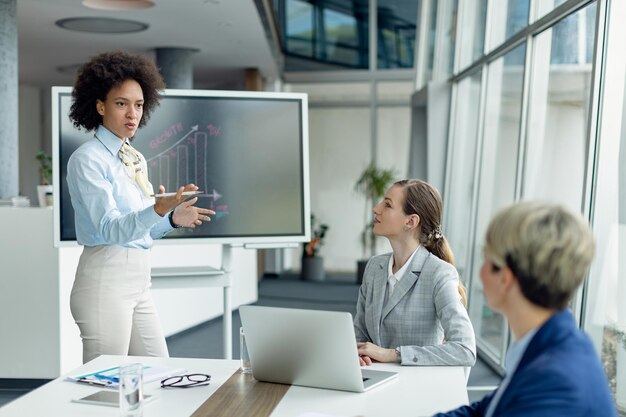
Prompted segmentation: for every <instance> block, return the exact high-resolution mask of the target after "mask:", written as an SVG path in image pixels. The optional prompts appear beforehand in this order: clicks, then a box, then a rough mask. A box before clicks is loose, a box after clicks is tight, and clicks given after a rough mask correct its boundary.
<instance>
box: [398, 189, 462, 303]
mask: <svg viewBox="0 0 626 417" xmlns="http://www.w3.org/2000/svg"><path fill="white" fill-rule="evenodd" d="M394 185H399V186H401V187H402V188H403V189H404V192H405V194H404V205H403V207H402V208H403V211H404V214H417V215H418V216H419V217H420V227H419V230H418V232H417V237H418V239H419V241H420V244H421V245H422V246H424V248H426V250H428V251H429V252H430V253H432V254H433V255H435V256H436V257H437V258H439V259H441V260H443V261H446V262H447V263H449V264H451V265H454V254H453V253H452V249H451V248H450V244H449V243H448V240H447V239H446V237H445V236H444V235H443V233H442V232H441V213H442V212H443V202H442V201H441V194H440V193H439V191H438V190H437V189H436V188H435V187H433V186H432V185H430V184H428V183H427V182H425V181H422V180H401V181H397V182H396V183H395V184H394ZM459 295H460V296H461V302H462V303H463V305H464V306H466V307H467V290H466V289H465V285H463V283H462V282H461V279H460V278H459Z"/></svg>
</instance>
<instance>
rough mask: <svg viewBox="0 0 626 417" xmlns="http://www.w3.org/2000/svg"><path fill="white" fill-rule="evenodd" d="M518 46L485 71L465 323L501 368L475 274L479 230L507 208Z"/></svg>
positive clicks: (496, 321) (493, 326)
mask: <svg viewBox="0 0 626 417" xmlns="http://www.w3.org/2000/svg"><path fill="white" fill-rule="evenodd" d="M525 49H526V44H525V43H524V44H522V45H520V46H518V47H516V48H515V49H513V50H511V51H510V52H509V53H507V54H506V55H504V56H503V57H501V58H499V59H497V60H495V61H493V62H492V63H491V64H489V67H488V71H489V73H488V77H487V78H488V80H487V99H486V109H485V119H484V124H485V128H484V135H483V145H482V156H481V172H480V180H479V192H478V207H477V216H476V236H475V239H474V252H473V263H472V286H471V298H470V318H471V319H472V323H473V325H474V327H475V330H476V336H477V339H478V343H479V344H480V345H481V347H482V348H483V349H484V351H485V352H486V353H487V354H489V355H490V356H491V357H492V359H493V360H495V361H497V362H499V363H501V364H502V363H503V356H504V351H505V349H506V340H507V334H508V328H507V326H506V323H505V321H504V319H503V317H502V316H501V315H500V314H497V313H494V312H493V311H491V310H490V309H489V307H488V306H487V305H486V303H485V299H484V296H483V293H482V285H481V282H480V278H479V270H480V266H481V264H482V258H483V254H482V252H481V251H480V249H478V248H481V247H482V245H483V238H484V234H485V230H486V228H487V225H488V223H489V219H490V218H491V216H492V215H493V214H494V212H495V211H496V210H497V209H499V208H501V207H503V206H505V205H507V204H510V203H511V202H513V200H514V198H515V179H516V171H517V155H518V146H519V132H520V119H521V108H522V86H523V80H524V67H523V65H520V64H518V63H516V62H515V60H514V59H507V56H517V55H518V54H521V55H524V54H525Z"/></svg>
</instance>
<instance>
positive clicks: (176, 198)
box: [154, 184, 198, 217]
mask: <svg viewBox="0 0 626 417" xmlns="http://www.w3.org/2000/svg"><path fill="white" fill-rule="evenodd" d="M189 191H191V192H193V191H198V187H197V186H196V185H194V184H187V185H185V186H184V187H180V188H179V189H178V191H177V192H176V194H174V195H170V196H165V197H156V199H155V202H154V211H156V212H157V214H158V215H159V216H161V217H163V216H165V215H166V214H167V213H169V212H170V211H172V210H174V209H175V208H176V207H177V206H178V205H179V204H180V203H182V202H183V201H185V200H186V199H188V198H189V196H188V195H183V193H184V192H189ZM164 193H165V187H164V186H163V185H160V186H159V193H158V194H164Z"/></svg>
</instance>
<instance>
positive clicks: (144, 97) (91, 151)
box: [67, 51, 215, 362]
mask: <svg viewBox="0 0 626 417" xmlns="http://www.w3.org/2000/svg"><path fill="white" fill-rule="evenodd" d="M163 88H165V85H164V83H163V79H162V78H161V76H160V75H159V72H158V70H157V68H156V66H155V65H154V64H153V63H152V62H151V61H149V60H148V59H146V58H144V57H141V56H135V55H129V54H127V53H125V52H121V51H115V52H109V53H103V54H100V55H98V56H96V57H94V58H93V59H92V60H91V61H89V62H87V63H86V64H84V65H83V66H82V67H81V68H80V70H79V73H78V78H77V80H76V83H75V85H74V90H73V92H72V99H73V102H72V107H71V110H70V119H71V121H72V122H73V124H74V126H76V127H77V128H79V129H80V128H83V129H85V130H86V131H94V132H95V134H94V138H93V139H91V140H89V141H88V142H86V143H84V144H82V145H81V146H80V147H79V148H78V149H77V150H76V151H75V152H74V153H73V154H72V156H71V157H70V159H69V161H68V165H67V182H68V185H69V191H70V197H71V200H72V206H73V207H74V211H75V224H76V238H77V240H78V243H79V244H81V245H84V248H83V252H82V254H81V256H80V261H79V263H78V269H77V271H76V279H75V281H74V286H73V288H72V294H71V298H70V308H71V311H72V316H73V317H74V320H75V321H76V324H77V325H78V327H79V328H80V335H81V338H82V341H83V362H88V361H90V360H91V359H94V358H96V357H97V356H99V355H102V354H113V355H143V356H162V357H167V356H168V351H167V345H166V343H165V337H164V335H163V330H162V328H161V324H160V321H159V317H158V315H157V311H156V308H155V305H154V302H153V299H152V294H151V292H150V286H151V282H150V248H151V247H152V243H153V239H158V238H161V237H163V236H164V235H165V234H167V233H168V232H171V231H172V230H174V229H175V228H178V227H195V226H196V225H200V224H202V222H203V221H209V220H210V218H209V217H208V216H207V215H208V214H215V213H214V212H212V211H211V210H207V209H203V208H198V207H195V206H194V204H195V203H196V201H197V198H193V199H191V200H189V201H187V202H185V201H184V200H185V198H186V197H184V196H183V195H182V193H183V192H184V191H196V190H197V189H198V187H196V186H195V185H193V184H188V185H186V186H184V187H180V188H179V189H178V192H177V193H176V195H174V196H170V197H161V198H156V199H155V198H154V197H152V194H153V193H154V191H153V189H152V184H150V182H149V181H148V175H147V165H146V160H145V158H144V157H143V155H141V153H139V152H138V151H137V150H135V149H134V148H132V147H131V146H130V141H131V140H132V139H133V137H134V136H135V133H136V131H137V129H138V128H139V127H141V126H143V125H144V124H145V123H146V121H147V120H148V118H149V117H150V113H151V112H152V111H153V110H154V108H155V107H156V106H157V105H158V103H159V98H160V97H159V90H162V89H163ZM164 191H165V188H164V187H163V186H162V185H161V186H160V187H159V193H163V192H164Z"/></svg>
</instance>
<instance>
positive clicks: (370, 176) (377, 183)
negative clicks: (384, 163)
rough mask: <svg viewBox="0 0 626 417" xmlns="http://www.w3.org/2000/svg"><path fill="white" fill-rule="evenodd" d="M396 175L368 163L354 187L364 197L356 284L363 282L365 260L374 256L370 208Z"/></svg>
mask: <svg viewBox="0 0 626 417" xmlns="http://www.w3.org/2000/svg"><path fill="white" fill-rule="evenodd" d="M395 176H396V174H395V171H394V170H391V169H382V168H378V167H377V166H376V164H374V163H373V162H372V163H370V164H369V165H368V166H367V167H366V168H365V170H364V171H363V172H362V173H361V176H360V177H359V179H358V180H357V182H356V184H355V185H354V189H355V190H356V191H357V192H359V193H361V194H362V195H363V196H364V197H365V221H364V223H365V226H364V228H363V232H362V233H361V244H362V248H363V258H362V259H361V260H360V261H358V262H357V282H358V283H359V284H361V283H362V282H363V272H365V265H366V264H367V260H368V259H369V258H371V257H372V256H374V252H375V250H376V236H375V235H374V220H373V218H372V208H373V207H374V205H376V203H377V202H378V201H379V200H380V199H382V198H383V196H384V195H385V191H387V188H389V186H390V185H391V183H392V182H393V180H394V178H395Z"/></svg>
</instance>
